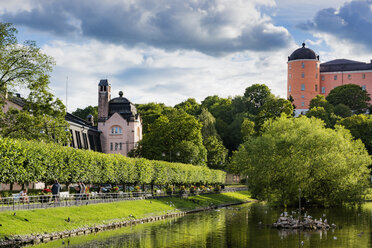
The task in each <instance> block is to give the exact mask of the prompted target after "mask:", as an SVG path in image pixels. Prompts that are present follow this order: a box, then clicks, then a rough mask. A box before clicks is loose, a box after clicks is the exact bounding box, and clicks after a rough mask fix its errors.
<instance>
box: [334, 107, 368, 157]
mask: <svg viewBox="0 0 372 248" xmlns="http://www.w3.org/2000/svg"><path fill="white" fill-rule="evenodd" d="M337 124H339V125H342V126H344V127H345V128H346V129H348V130H349V131H350V133H351V134H352V135H353V137H354V138H355V139H360V140H361V141H362V142H363V143H364V145H365V146H366V148H367V150H368V153H369V154H372V117H371V116H370V115H364V114H361V115H353V116H351V117H347V118H345V119H342V120H339V121H338V122H337Z"/></svg>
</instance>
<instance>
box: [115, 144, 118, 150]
mask: <svg viewBox="0 0 372 248" xmlns="http://www.w3.org/2000/svg"><path fill="white" fill-rule="evenodd" d="M117 150H118V143H115V151H117Z"/></svg>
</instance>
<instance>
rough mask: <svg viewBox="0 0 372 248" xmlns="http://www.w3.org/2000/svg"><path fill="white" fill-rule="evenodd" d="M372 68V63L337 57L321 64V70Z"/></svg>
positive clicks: (361, 69) (360, 69)
mask: <svg viewBox="0 0 372 248" xmlns="http://www.w3.org/2000/svg"><path fill="white" fill-rule="evenodd" d="M364 70H372V63H369V64H368V63H364V62H359V61H354V60H348V59H335V60H331V61H328V62H325V63H322V64H320V72H335V71H364Z"/></svg>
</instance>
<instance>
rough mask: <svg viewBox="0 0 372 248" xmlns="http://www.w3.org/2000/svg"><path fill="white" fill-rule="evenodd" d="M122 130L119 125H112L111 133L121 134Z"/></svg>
mask: <svg viewBox="0 0 372 248" xmlns="http://www.w3.org/2000/svg"><path fill="white" fill-rule="evenodd" d="M122 133H123V131H122V129H121V127H112V128H111V134H122Z"/></svg>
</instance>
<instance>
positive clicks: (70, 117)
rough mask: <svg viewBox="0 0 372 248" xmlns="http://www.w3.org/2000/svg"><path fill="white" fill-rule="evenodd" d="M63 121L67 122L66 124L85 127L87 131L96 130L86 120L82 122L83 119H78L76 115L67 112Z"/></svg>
mask: <svg viewBox="0 0 372 248" xmlns="http://www.w3.org/2000/svg"><path fill="white" fill-rule="evenodd" d="M65 120H66V121H68V122H72V123H75V124H78V125H81V126H84V127H87V128H89V129H97V127H93V126H92V125H91V124H90V123H89V122H88V121H86V120H84V119H82V118H80V117H78V116H76V115H73V114H70V113H67V112H66V116H65Z"/></svg>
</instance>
